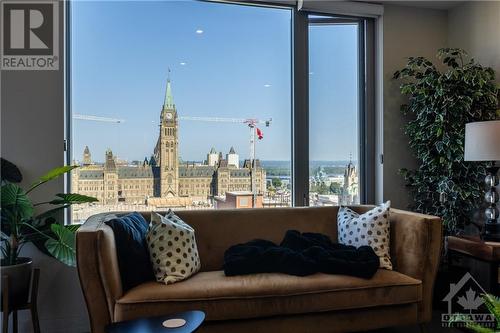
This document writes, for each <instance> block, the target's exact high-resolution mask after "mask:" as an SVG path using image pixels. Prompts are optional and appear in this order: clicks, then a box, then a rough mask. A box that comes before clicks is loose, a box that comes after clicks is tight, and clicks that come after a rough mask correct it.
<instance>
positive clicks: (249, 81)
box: [71, 1, 357, 161]
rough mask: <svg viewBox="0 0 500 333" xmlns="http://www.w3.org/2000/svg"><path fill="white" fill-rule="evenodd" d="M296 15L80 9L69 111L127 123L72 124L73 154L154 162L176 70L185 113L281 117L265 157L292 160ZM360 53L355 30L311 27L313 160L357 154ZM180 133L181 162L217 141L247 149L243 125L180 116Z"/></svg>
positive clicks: (250, 10) (262, 149) (157, 5)
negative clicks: (293, 18) (293, 23)
mask: <svg viewBox="0 0 500 333" xmlns="http://www.w3.org/2000/svg"><path fill="white" fill-rule="evenodd" d="M290 17H291V13H290V11H289V10H286V9H270V8H260V7H250V6H239V5H228V4H215V3H207V2H197V1H196V2H195V1H155V2H145V1H141V2H130V1H128V2H119V1H113V2H99V1H89V2H86V1H76V2H73V3H72V18H71V20H72V21H71V22H72V26H71V29H72V31H71V60H72V72H71V76H72V82H71V84H72V111H73V112H74V113H78V114H88V115H97V116H104V117H113V118H120V119H124V120H125V122H124V123H121V124H113V123H104V122H93V121H84V120H74V121H73V155H74V157H75V158H76V159H81V154H82V152H83V148H84V147H85V145H88V146H89V148H90V150H91V152H92V155H93V159H94V160H97V161H102V160H103V157H104V152H105V150H106V149H107V148H111V149H112V150H113V152H114V153H115V154H116V155H117V156H118V157H119V158H123V159H127V160H134V159H137V160H142V159H143V158H144V157H145V156H149V155H151V153H152V152H153V149H154V145H155V143H156V139H157V136H158V124H159V115H160V111H161V107H162V103H163V98H164V94H165V84H166V79H167V71H168V68H170V69H171V74H170V76H171V80H172V90H173V95H174V101H175V104H176V106H177V110H178V113H179V114H180V115H184V116H213V117H238V118H248V117H252V118H253V117H256V118H261V119H266V118H273V123H272V125H271V127H269V128H265V127H263V128H262V130H263V132H264V139H263V140H262V141H259V142H258V144H257V157H258V158H261V159H263V160H290V150H291V148H290V147H291V144H290V136H291V132H290V131H291V53H290V52H291V50H290V48H291V35H290V34H291V27H290ZM198 29H201V30H203V33H201V34H198V33H196V30H198ZM355 52H356V29H355V28H354V27H352V26H335V27H311V29H310V67H311V68H310V70H311V73H310V80H311V81H310V86H311V87H310V89H311V90H310V94H311V95H310V107H311V116H310V118H311V124H310V126H311V138H310V140H311V159H312V160H346V159H347V158H348V156H349V153H350V152H353V153H354V155H355V153H356V145H357V142H356V138H357V133H356V118H357V113H356V112H357V111H356V108H357V104H356V85H357V82H356V75H357V74H356V63H357V60H356V57H355V54H356V53H355ZM181 62H184V63H185V65H181ZM179 135H180V137H179V139H180V156H181V157H182V158H183V159H184V160H198V161H200V160H203V159H204V158H206V153H207V152H208V151H209V149H210V148H211V147H212V146H214V147H215V148H216V150H217V151H221V150H222V151H223V152H224V154H225V153H227V151H228V150H229V148H230V147H231V146H234V147H235V149H236V151H237V152H238V153H239V154H240V158H246V157H248V154H249V142H248V140H249V132H248V129H247V128H246V127H245V126H244V125H242V124H232V123H207V122H194V121H181V122H180V134H179Z"/></svg>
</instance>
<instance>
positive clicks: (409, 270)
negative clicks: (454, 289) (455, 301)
mask: <svg viewBox="0 0 500 333" xmlns="http://www.w3.org/2000/svg"><path fill="white" fill-rule="evenodd" d="M390 216H391V217H390V220H391V257H392V260H393V265H394V270H396V271H398V272H400V273H403V274H405V275H408V276H411V277H413V278H415V279H419V280H421V281H422V301H421V303H420V304H419V306H418V320H419V322H421V323H423V322H428V321H430V320H431V317H432V294H433V289H434V281H435V279H436V274H437V270H438V267H439V262H440V257H441V249H442V239H443V234H442V233H443V231H442V223H441V219H440V218H439V217H436V216H431V215H424V214H418V213H412V212H407V211H403V210H398V209H391V215H390Z"/></svg>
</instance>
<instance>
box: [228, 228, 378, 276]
mask: <svg viewBox="0 0 500 333" xmlns="http://www.w3.org/2000/svg"><path fill="white" fill-rule="evenodd" d="M379 264H380V261H379V258H378V256H377V255H376V254H375V252H374V251H373V249H372V248H371V247H369V246H361V247H359V248H355V247H354V246H348V245H342V244H336V243H333V242H332V241H331V240H330V238H328V236H326V235H323V234H317V233H302V234H301V233H300V232H298V231H296V230H288V231H287V232H286V234H285V238H283V241H281V244H279V245H277V244H274V243H273V242H271V241H267V240H263V239H256V240H252V241H250V242H248V243H244V244H237V245H234V246H231V247H230V248H229V249H227V250H226V252H225V253H224V273H225V274H226V275H227V276H233V275H245V274H254V273H271V272H276V273H285V274H290V275H298V276H305V275H311V274H314V273H317V272H321V273H327V274H344V275H352V276H357V277H362V278H366V279H368V278H371V277H372V276H373V275H374V274H375V272H376V271H377V269H378V267H379Z"/></svg>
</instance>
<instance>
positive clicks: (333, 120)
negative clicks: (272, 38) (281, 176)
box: [309, 22, 359, 206]
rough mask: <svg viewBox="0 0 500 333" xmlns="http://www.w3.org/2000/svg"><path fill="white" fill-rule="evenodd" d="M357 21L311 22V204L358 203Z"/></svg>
mask: <svg viewBox="0 0 500 333" xmlns="http://www.w3.org/2000/svg"><path fill="white" fill-rule="evenodd" d="M358 107H359V106H358V25H357V24H349V23H342V24H333V23H330V24H328V23H325V22H322V23H321V24H313V23H310V25H309V126H310V127H309V133H310V134H309V145H310V146H309V192H310V195H309V204H310V206H328V205H339V204H344V205H348V204H357V203H359V180H358V179H359V177H358V171H359V167H358V161H359V158H358V156H359V149H358V141H359V139H358V131H359V126H358Z"/></svg>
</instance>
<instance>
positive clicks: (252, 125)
mask: <svg viewBox="0 0 500 333" xmlns="http://www.w3.org/2000/svg"><path fill="white" fill-rule="evenodd" d="M178 119H179V120H188V121H208V122H217V123H239V124H245V125H247V126H248V128H249V129H250V168H251V169H250V185H251V190H252V196H253V207H255V204H256V202H257V186H255V179H254V178H255V177H254V174H255V164H256V163H255V132H256V131H257V125H258V124H263V125H265V126H266V127H269V126H270V125H271V122H272V121H273V120H272V118H269V119H264V120H261V119H256V118H222V117H190V116H179V118H178Z"/></svg>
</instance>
